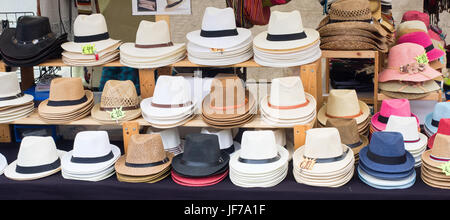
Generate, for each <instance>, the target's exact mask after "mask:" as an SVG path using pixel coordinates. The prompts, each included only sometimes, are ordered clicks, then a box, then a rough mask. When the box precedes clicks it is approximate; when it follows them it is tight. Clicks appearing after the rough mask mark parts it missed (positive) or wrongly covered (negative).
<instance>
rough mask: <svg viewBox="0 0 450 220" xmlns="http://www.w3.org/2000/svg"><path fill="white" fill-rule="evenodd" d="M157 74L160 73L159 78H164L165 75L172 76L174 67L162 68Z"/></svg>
mask: <svg viewBox="0 0 450 220" xmlns="http://www.w3.org/2000/svg"><path fill="white" fill-rule="evenodd" d="M157 72H158V76H163V75H166V76H171V75H172V67H169V66H165V67H161V68H158V70H157Z"/></svg>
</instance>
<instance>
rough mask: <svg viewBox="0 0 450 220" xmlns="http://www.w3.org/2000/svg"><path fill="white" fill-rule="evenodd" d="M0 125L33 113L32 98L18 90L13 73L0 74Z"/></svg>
mask: <svg viewBox="0 0 450 220" xmlns="http://www.w3.org/2000/svg"><path fill="white" fill-rule="evenodd" d="M0 82H2V86H1V87H0V123H2V124H3V123H8V122H11V121H14V120H17V119H20V118H25V117H27V116H28V115H30V114H31V113H33V111H34V102H33V99H34V98H33V96H31V95H28V94H24V93H23V92H22V91H21V90H20V85H19V80H18V79H17V73H15V72H0Z"/></svg>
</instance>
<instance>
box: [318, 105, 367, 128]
mask: <svg viewBox="0 0 450 220" xmlns="http://www.w3.org/2000/svg"><path fill="white" fill-rule="evenodd" d="M358 102H359V108H360V110H361V112H362V115H360V116H358V117H356V118H354V119H355V120H356V123H357V124H358V125H359V124H361V123H363V122H365V120H366V119H367V118H368V117H369V115H370V109H369V106H368V105H367V104H366V103H365V102H363V101H360V100H358ZM326 112H327V104H325V105H324V106H323V107H322V108H320V110H319V112H318V113H317V120H319V122H320V123H321V124H323V125H326V124H327V120H328V119H329V117H328V116H326Z"/></svg>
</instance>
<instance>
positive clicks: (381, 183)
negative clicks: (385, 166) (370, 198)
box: [358, 167, 416, 189]
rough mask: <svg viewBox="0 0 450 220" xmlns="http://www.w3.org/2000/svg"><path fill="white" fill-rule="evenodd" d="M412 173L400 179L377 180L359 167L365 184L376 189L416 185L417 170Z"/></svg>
mask: <svg viewBox="0 0 450 220" xmlns="http://www.w3.org/2000/svg"><path fill="white" fill-rule="evenodd" d="M413 171H414V172H412V173H411V175H409V176H407V177H405V178H403V179H401V180H398V181H389V180H387V181H386V180H377V179H374V178H371V177H370V174H367V173H365V172H364V170H362V169H360V167H358V177H359V179H360V180H361V181H362V182H364V183H365V184H367V185H369V186H371V187H373V188H376V189H406V188H409V187H411V186H412V185H414V183H415V182H416V172H415V170H413Z"/></svg>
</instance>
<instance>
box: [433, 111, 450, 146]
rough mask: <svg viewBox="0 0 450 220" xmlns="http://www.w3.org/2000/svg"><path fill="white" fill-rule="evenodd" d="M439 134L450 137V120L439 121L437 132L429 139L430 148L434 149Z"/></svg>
mask: <svg viewBox="0 0 450 220" xmlns="http://www.w3.org/2000/svg"><path fill="white" fill-rule="evenodd" d="M437 134H444V135H450V118H442V119H441V120H439V126H438V129H437V132H436V133H435V134H433V136H431V137H430V138H429V139H428V148H430V149H431V148H433V144H434V139H435V138H436V135H437Z"/></svg>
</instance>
